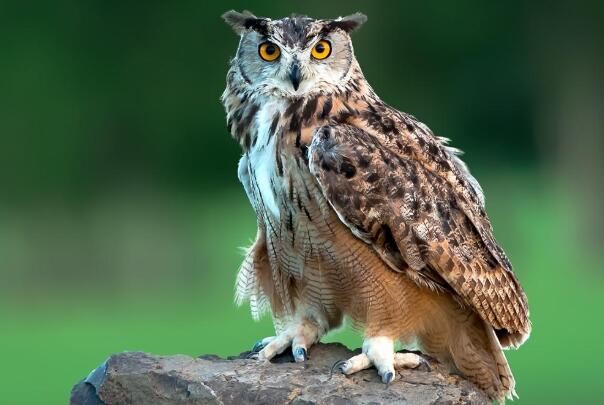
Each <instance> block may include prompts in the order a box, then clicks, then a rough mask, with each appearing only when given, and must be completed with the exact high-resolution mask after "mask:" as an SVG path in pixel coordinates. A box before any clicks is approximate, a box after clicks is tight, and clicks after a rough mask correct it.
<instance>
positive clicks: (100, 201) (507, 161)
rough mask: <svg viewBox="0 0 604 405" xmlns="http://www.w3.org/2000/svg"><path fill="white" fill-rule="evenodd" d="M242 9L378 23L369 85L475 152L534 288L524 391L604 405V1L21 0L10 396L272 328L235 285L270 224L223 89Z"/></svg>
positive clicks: (0, 198) (5, 301)
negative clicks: (252, 185)
mask: <svg viewBox="0 0 604 405" xmlns="http://www.w3.org/2000/svg"><path fill="white" fill-rule="evenodd" d="M231 8H234V9H238V10H242V9H250V10H252V11H254V12H255V13H256V14H258V15H263V16H269V17H273V18H278V17H281V16H285V15H289V14H291V13H292V12H296V13H304V14H309V15H311V16H315V17H335V16H338V15H345V14H348V13H352V12H354V11H362V12H364V13H366V14H367V15H368V16H369V21H368V22H367V24H365V26H364V27H363V28H362V29H361V30H360V31H359V32H357V33H355V34H354V44H355V47H356V48H355V49H356V54H357V56H358V59H359V61H360V64H361V66H362V67H363V70H364V72H365V74H366V76H367V78H368V80H369V81H370V83H372V85H373V86H374V88H375V89H376V91H377V93H378V94H380V95H381V96H382V98H383V99H384V100H386V101H387V102H389V103H390V104H392V105H394V106H396V107H398V108H400V109H402V110H404V111H408V112H411V113H412V114H414V115H415V116H417V117H418V118H420V119H421V120H423V121H424V122H426V123H427V124H428V125H429V126H430V127H431V128H432V129H433V130H434V132H435V133H436V134H438V135H442V136H447V137H449V138H452V140H453V144H454V145H455V146H457V147H460V148H462V149H463V150H465V151H466V155H465V160H466V162H467V163H468V164H469V165H470V167H471V169H472V171H473V173H474V174H475V175H476V177H477V178H478V179H479V181H480V182H481V183H482V185H483V187H484V189H485V191H486V196H487V208H488V212H489V213H490V216H491V218H492V221H493V224H494V228H495V232H496V235H497V237H498V239H499V241H500V242H501V243H502V245H503V246H504V247H505V249H506V251H507V252H508V254H509V256H510V258H511V259H512V262H513V263H514V266H515V269H516V272H517V274H518V277H519V278H520V280H521V282H522V284H523V285H524V287H525V289H526V292H527V294H528V297H529V301H530V305H531V315H532V320H533V324H534V328H533V335H532V337H531V339H530V340H529V341H528V342H527V343H526V344H525V345H524V346H523V347H522V348H521V349H520V350H518V351H516V352H509V353H508V357H509V359H510V362H511V365H512V368H513V370H514V372H515V375H516V378H517V381H518V387H517V390H518V393H519V395H520V400H519V401H518V403H520V404H536V403H570V402H572V403H595V402H597V400H598V399H599V398H601V382H600V380H601V373H600V371H601V361H602V355H601V342H602V334H603V333H604V326H603V323H602V321H603V319H602V310H603V309H604V295H603V293H604V288H603V286H604V262H603V259H602V251H603V249H602V248H603V245H604V243H603V242H604V236H603V233H602V230H603V229H604V221H603V216H602V214H601V205H602V198H603V197H604V192H603V185H604V174H603V173H604V170H603V160H602V155H603V153H604V147H603V144H604V123H603V117H604V86H603V77H602V74H603V73H602V72H604V69H603V63H602V62H603V49H604V46H603V43H602V38H604V28H603V27H604V25H603V24H602V21H604V13H603V12H602V11H603V7H602V2H600V1H579V2H572V3H571V2H569V3H568V4H564V3H559V2H550V1H544V0H541V1H533V2H523V1H517V0H512V1H507V2H486V1H477V0H476V1H467V0H461V1H455V2H453V1H442V2H436V1H426V2H418V1H400V2H390V3H387V2H378V1H375V2H366V1H363V2H361V1H348V2H341V3H340V4H336V3H335V2H327V1H316V0H309V1H306V2H304V3H302V2H291V3H290V2H274V1H268V0H265V1H251V0H250V1H237V2H234V1H222V2H219V4H209V3H206V2H203V1H201V0H182V1H176V2H166V1H159V0H157V1H144V2H143V1H125V0H122V1H110V0H103V1H101V0H96V1H93V0H90V1H80V0H71V1H69V0H67V1H65V0H61V1H55V2H43V1H39V2H35V1H23V2H18V1H12V2H11V1H2V2H0V185H1V195H0V359H1V363H2V366H1V367H0V402H2V403H7V404H9V403H10V404H19V403H31V404H60V403H66V402H67V401H68V397H69V391H70V389H71V386H72V385H73V384H74V383H76V382H77V381H78V380H79V379H81V378H82V377H84V376H86V375H87V373H88V372H89V371H90V370H91V369H92V368H94V367H95V366H96V365H98V364H100V363H101V362H102V361H104V360H105V359H106V358H107V356H109V355H110V354H111V353H114V352H119V351H123V350H142V351H148V352H153V353H158V354H174V353H185V354H189V355H198V354H202V353H216V354H219V355H227V354H233V353H238V352H240V351H243V350H245V349H246V348H248V347H250V345H251V344H253V343H254V341H255V340H256V339H257V338H259V337H262V336H267V335H271V334H272V326H271V322H270V320H269V319H265V320H263V321H261V322H258V323H256V322H253V321H252V319H251V317H250V316H249V311H248V308H246V307H243V308H236V307H235V306H234V304H233V299H232V298H233V285H234V279H235V275H236V272H237V268H238V265H239V263H240V261H241V259H242V253H241V250H240V249H239V248H240V247H243V246H246V245H248V244H249V243H250V241H251V240H252V238H253V237H254V234H255V216H254V214H253V212H252V210H251V208H250V207H249V205H248V202H247V199H246V197H245V195H244V193H243V190H242V188H241V187H240V185H239V184H238V181H237V178H236V163H237V159H238V157H239V149H238V147H237V145H236V144H235V142H233V141H232V140H231V139H230V137H229V135H228V134H227V132H226V129H225V119H224V112H223V109H222V106H221V105H220V103H219V101H218V98H219V96H220V94H221V92H222V90H223V88H224V81H225V80H224V78H225V74H226V71H227V66H228V60H229V58H230V57H231V56H232V55H233V53H234V51H235V49H236V46H237V38H236V37H235V35H234V34H233V33H232V32H231V31H230V29H229V28H228V27H227V26H226V25H225V24H224V23H223V22H222V21H221V19H220V17H219V16H220V14H222V12H224V11H225V10H227V9H231ZM325 340H327V341H332V340H339V341H343V342H344V343H346V344H348V345H349V346H353V347H357V346H359V345H360V343H361V338H360V337H359V336H357V335H356V334H354V333H352V332H350V331H348V330H343V331H340V332H338V333H334V334H332V335H330V336H328V337H327V338H326V339H325Z"/></svg>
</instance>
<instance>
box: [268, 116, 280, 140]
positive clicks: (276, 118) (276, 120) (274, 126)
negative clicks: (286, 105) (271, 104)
mask: <svg viewBox="0 0 604 405" xmlns="http://www.w3.org/2000/svg"><path fill="white" fill-rule="evenodd" d="M279 118H281V115H280V114H279V113H276V114H275V116H274V117H273V122H272V123H271V127H270V129H269V132H268V138H269V139H270V138H271V137H272V136H273V135H274V134H275V131H276V130H277V125H279Z"/></svg>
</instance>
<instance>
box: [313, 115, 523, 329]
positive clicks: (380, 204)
mask: <svg viewBox="0 0 604 405" xmlns="http://www.w3.org/2000/svg"><path fill="white" fill-rule="evenodd" d="M430 135H431V134H430ZM434 141H435V142H438V140H437V139H436V138H434ZM441 147H442V145H441ZM446 156H449V159H448V163H447V165H446V166H448V167H453V166H455V167H458V166H457V165H459V163H456V162H454V161H452V160H451V159H453V157H452V155H451V154H447V153H445V157H446ZM309 167H310V171H311V173H312V174H313V175H314V176H315V177H316V179H317V181H318V183H319V184H320V186H321V189H322V191H323V194H324V195H325V197H326V199H327V200H328V201H329V203H330V204H331V206H332V207H333V209H334V210H335V211H336V213H337V214H338V216H339V218H340V219H341V220H342V221H343V222H344V223H345V224H346V225H347V226H348V227H349V228H350V229H351V230H352V232H353V233H354V234H355V235H356V236H358V237H359V238H361V239H363V240H364V241H365V242H367V243H370V244H371V245H372V246H373V247H374V248H375V250H376V251H377V252H378V253H379V254H380V256H381V257H382V258H383V259H384V260H385V261H386V262H387V263H388V264H389V265H390V267H392V268H393V269H394V270H397V271H404V272H407V274H409V275H410V276H411V277H412V278H413V279H414V280H416V281H417V282H418V283H419V284H422V285H424V286H428V287H431V288H435V289H442V290H447V291H450V292H453V293H454V294H456V295H457V296H458V298H460V301H461V302H463V303H464V304H466V305H469V306H472V307H473V308H474V309H475V310H476V311H477V313H479V314H480V315H481V317H482V318H483V319H484V320H485V321H487V322H489V323H490V324H491V325H492V326H493V327H494V328H495V329H504V330H506V331H508V332H509V333H518V334H521V335H525V334H528V333H529V331H530V322H529V320H528V305H527V300H526V296H525V294H524V292H523V290H522V288H521V286H520V284H519V283H518V281H517V279H516V277H515V275H514V273H513V272H512V270H511V265H510V264H509V261H508V260H507V258H506V257H505V254H504V253H503V251H502V250H501V248H500V247H499V245H497V243H496V241H495V238H494V236H493V234H492V228H491V226H490V222H489V220H488V217H487V216H486V213H484V206H482V205H481V204H480V202H481V201H479V199H478V198H477V197H476V194H474V198H472V201H469V198H470V197H468V195H469V193H471V192H472V191H473V192H474V193H476V190H475V189H474V187H475V186H471V187H472V190H468V188H465V189H464V188H461V190H460V187H458V184H456V183H452V181H451V179H450V178H448V176H447V175H446V174H445V175H442V174H441V173H439V172H438V171H437V170H436V169H435V168H434V166H433V165H431V164H425V162H423V161H422V160H421V159H418V158H417V156H416V155H413V154H409V155H405V154H402V153H397V152H396V151H393V150H392V149H391V148H389V147H388V145H384V143H383V142H381V140H380V139H379V138H377V137H376V136H374V135H372V134H370V133H368V132H366V131H365V130H363V129H361V128H358V127H356V126H352V125H347V124H342V125H334V126H325V127H321V128H320V129H318V130H317V131H316V133H315V135H314V137H313V141H312V144H311V146H310V149H309ZM457 175H459V172H458V173H457ZM472 180H473V178H472ZM466 184H469V183H467V182H466ZM467 187H470V186H467ZM473 202H475V203H474V204H473ZM470 205H474V206H475V207H470Z"/></svg>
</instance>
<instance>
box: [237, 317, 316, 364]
mask: <svg viewBox="0 0 604 405" xmlns="http://www.w3.org/2000/svg"><path fill="white" fill-rule="evenodd" d="M319 339H320V336H319V328H318V327H317V325H315V324H314V323H312V322H310V321H307V320H304V321H302V322H301V323H299V324H295V325H292V326H290V327H288V328H287V329H286V330H285V331H284V332H282V333H280V334H279V335H277V336H270V337H266V338H264V339H261V340H259V341H258V342H256V344H255V345H254V347H253V348H252V352H251V353H250V355H248V357H249V358H255V359H258V360H266V361H268V360H270V359H272V358H273V357H275V356H276V355H278V354H281V353H283V352H284V351H285V350H286V349H287V348H288V347H290V346H291V348H292V354H293V356H294V360H295V361H296V362H303V361H306V360H308V349H309V348H310V347H311V346H312V345H313V344H315V343H316V342H318V341H319Z"/></svg>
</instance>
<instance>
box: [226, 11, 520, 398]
mask: <svg viewBox="0 0 604 405" xmlns="http://www.w3.org/2000/svg"><path fill="white" fill-rule="evenodd" d="M223 18H224V19H225V20H226V22H227V23H228V24H229V25H230V26H231V27H232V28H233V29H234V31H235V32H236V33H237V34H238V35H239V36H240V42H239V47H238V49H237V53H236V56H235V57H234V58H233V60H232V62H231V66H230V69H229V72H228V75H227V86H226V89H225V91H224V93H223V95H222V102H223V104H224V106H225V109H226V114H227V125H228V128H229V131H230V133H231V135H232V136H233V137H234V138H235V139H236V140H237V141H238V142H239V144H240V145H241V148H242V151H243V156H242V158H241V160H240V161H239V167H238V176H239V179H240V181H241V183H242V184H243V187H244V188H245V192H246V194H247V196H248V197H249V200H250V202H251V204H252V206H253V208H254V210H255V212H256V215H257V222H258V231H257V235H256V240H255V242H254V243H253V245H252V246H251V247H250V248H249V250H248V251H247V253H246V256H245V259H244V262H243V264H242V266H241V269H240V271H239V274H238V276H237V285H236V300H237V301H238V302H239V303H241V302H244V301H246V300H249V302H250V306H251V310H252V315H253V316H254V317H255V318H258V317H259V316H260V315H261V314H262V313H263V312H264V311H268V310H270V312H271V314H272V317H273V321H274V325H275V330H276V336H273V337H269V338H265V339H262V340H261V341H259V343H258V344H257V346H256V347H255V350H256V353H257V357H258V358H259V359H265V360H267V359H271V358H272V357H273V356H275V355H276V354H278V353H281V352H283V351H284V350H286V349H288V348H289V347H291V350H292V352H293V355H294V359H295V360H296V361H304V360H306V358H307V350H308V349H309V348H310V346H311V345H313V344H314V343H316V342H318V341H319V340H320V339H321V337H322V336H323V335H325V334H326V333H327V332H329V331H330V330H332V329H334V328H337V327H339V326H340V325H341V324H342V321H343V318H344V317H346V318H347V319H349V320H350V321H351V324H352V325H353V326H354V327H355V328H358V329H362V330H363V334H364V343H363V349H362V353H361V354H359V355H356V356H354V357H352V358H350V359H347V360H343V361H341V362H338V363H337V364H336V368H338V369H339V370H340V371H341V372H342V373H344V374H351V373H354V372H356V371H359V370H361V369H365V368H368V367H371V366H375V368H376V369H377V372H378V373H379V375H380V376H381V378H382V380H383V381H384V382H385V383H390V382H391V381H392V380H393V379H394V378H395V376H396V373H395V369H396V368H399V367H416V366H417V365H418V364H419V363H420V362H421V361H422V359H421V357H419V356H418V355H416V354H413V353H397V352H395V350H394V344H395V342H401V343H402V344H412V343H416V344H418V345H419V346H420V347H421V349H422V351H423V352H424V353H426V354H429V355H430V356H432V357H435V358H437V359H438V360H439V361H440V362H442V363H444V364H447V365H450V366H451V368H452V369H453V370H456V371H458V372H461V373H463V374H464V375H465V376H466V377H467V378H469V379H470V380H471V381H473V382H474V383H475V384H476V385H477V386H479V387H480V388H482V389H483V390H484V391H485V392H486V393H487V394H488V395H489V396H490V397H491V398H492V399H498V400H504V399H505V398H506V397H508V398H511V397H512V396H513V395H514V394H515V392H514V385H515V382H514V377H513V376H512V373H511V371H510V368H509V365H508V363H507V360H506V357H505V356H504V354H503V352H502V349H503V348H508V347H518V346H519V345H521V344H522V343H523V342H524V341H525V340H526V339H527V337H528V336H529V333H530V330H531V323H530V321H529V319H528V306H527V299H526V296H525V294H524V292H523V290H522V287H521V286H520V284H519V282H518V280H517V279H516V277H515V275H514V273H513V272H512V267H511V264H510V262H509V261H508V259H507V257H506V255H505V253H504V252H503V250H502V249H501V248H500V247H499V245H498V244H497V241H496V240H495V238H494V236H493V231H492V228H491V224H490V222H489V218H488V216H487V214H486V212H485V203H484V197H483V193H482V190H481V188H480V186H479V184H478V182H477V181H476V180H475V179H474V177H472V175H471V174H470V173H469V171H468V168H467V167H466V165H465V164H464V163H463V162H462V161H461V159H460V158H459V156H458V155H459V151H458V150H457V149H455V148H452V147H450V146H448V145H447V142H448V140H447V139H445V138H440V137H436V136H434V135H433V134H432V132H431V131H430V129H428V127H426V125H424V124H423V123H421V122H419V121H418V120H416V119H415V118H414V117H413V116H412V115H409V114H406V113H403V112H400V111H398V110H396V109H394V108H392V107H390V106H389V105H387V104H386V103H385V102H383V101H382V100H381V99H380V98H379V97H378V95H377V94H376V93H375V92H374V90H373V89H372V88H371V86H370V85H369V83H367V80H366V79H365V77H364V76H363V73H362V71H361V68H360V67H359V63H358V62H357V60H356V58H355V55H354V52H353V47H352V42H351V39H350V33H351V32H352V31H354V30H355V29H357V28H358V27H359V26H360V25H362V24H363V22H364V21H365V20H366V17H365V16H364V15H362V14H359V13H357V14H354V15H351V16H348V17H343V18H342V17H341V18H337V19H333V20H329V19H328V20H320V19H313V18H308V17H305V16H292V17H289V18H283V19H280V20H271V19H269V18H259V17H256V16H254V15H252V14H251V13H249V12H243V13H238V12H235V11H229V12H227V13H225V14H224V15H223Z"/></svg>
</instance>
